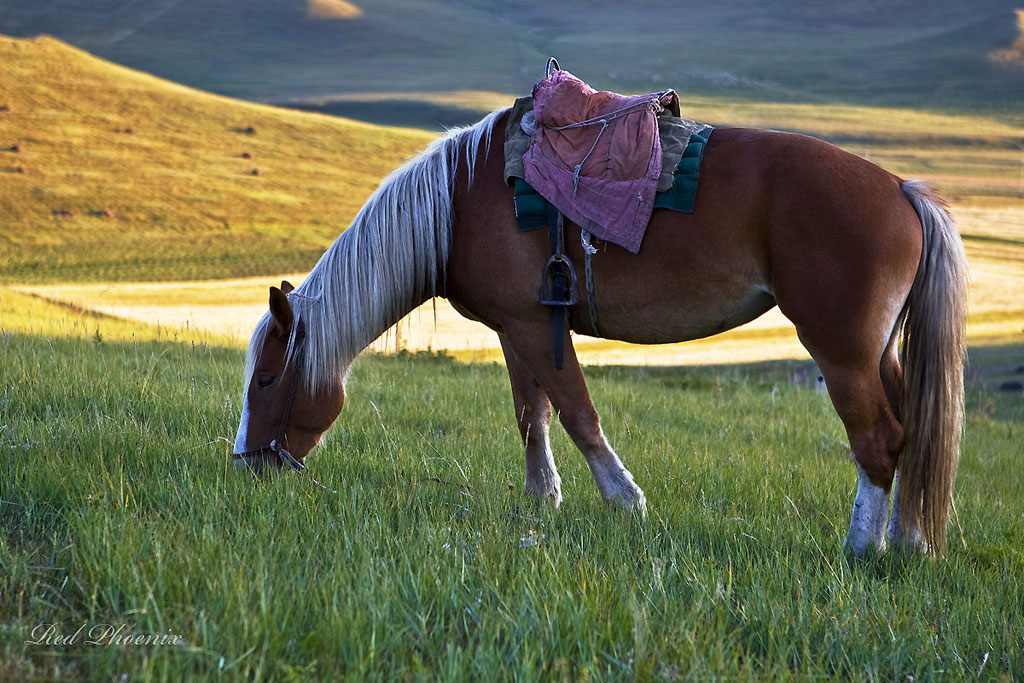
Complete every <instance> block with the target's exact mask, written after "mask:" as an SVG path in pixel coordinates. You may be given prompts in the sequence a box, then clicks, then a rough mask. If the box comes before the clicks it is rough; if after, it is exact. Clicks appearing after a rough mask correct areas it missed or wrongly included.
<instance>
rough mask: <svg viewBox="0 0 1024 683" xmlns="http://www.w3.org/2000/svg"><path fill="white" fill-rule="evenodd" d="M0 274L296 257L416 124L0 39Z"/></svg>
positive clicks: (223, 266)
mask: <svg viewBox="0 0 1024 683" xmlns="http://www.w3.org/2000/svg"><path fill="white" fill-rule="evenodd" d="M0 64H3V65H4V66H3V76H2V78H3V88H2V89H0V100H2V101H0V279H2V280H3V281H8V282H9V281H13V280H17V281H55V280H56V281H60V280H93V281H97V280H99V281H103V280H124V279H146V280H153V279H157V280H160V279H170V280H188V279H196V278H211V277H231V276H238V275H247V274H257V273H259V274H262V273H268V272H272V273H277V272H287V271H289V270H291V271H295V270H307V269H308V268H309V267H310V266H312V264H313V263H314V262H315V261H316V259H317V258H318V257H319V255H320V254H321V253H322V252H323V250H324V249H325V248H326V246H327V245H329V244H330V243H331V242H332V241H333V240H334V238H335V237H336V236H337V235H338V234H339V233H340V232H341V231H342V230H343V229H344V228H345V227H347V226H348V224H349V222H350V221H351V219H352V218H353V216H354V215H355V213H356V211H358V209H359V207H360V206H361V205H362V203H363V201H364V200H365V198H366V197H367V196H368V195H369V194H370V193H371V192H372V191H373V189H374V188H376V186H377V185H378V184H379V183H380V180H381V178H383V177H384V176H385V175H386V174H387V173H388V172H389V171H390V170H392V169H393V168H394V167H396V166H397V165H399V164H400V163H401V162H402V161H403V160H405V159H407V158H409V157H410V156H412V155H413V154H414V153H415V152H416V151H418V150H419V149H422V148H423V147H424V146H425V145H426V143H427V142H429V140H430V139H431V136H430V135H428V134H426V133H417V132H414V131H408V130H397V129H385V128H379V127H374V126H370V125H367V124H363V123H357V122H352V121H345V120H341V119H336V118H332V117H327V116H321V115H315V114H307V113H302V112H296V111H286V110H282V109H276V108H272V107H268V106H263V105H257V104H252V103H247V102H240V101H235V100H229V99H227V98H224V97H221V96H216V95H210V94H208V93H202V92H198V91H195V90H191V89H189V88H185V87H182V86H179V85H175V84H173V83H169V82H167V81H163V80H160V79H158V78H154V77H152V76H147V75H145V74H141V73H138V72H135V71H131V70H129V69H126V68H123V67H119V66H115V65H113V64H110V63H107V62H104V61H102V60H99V59H96V58H94V57H92V56H90V55H88V54H86V53H84V52H82V51H80V50H78V49H75V48H72V47H70V46H68V45H66V44H64V43H61V42H60V41H57V40H55V39H52V38H39V39H35V40H16V39H10V38H0Z"/></svg>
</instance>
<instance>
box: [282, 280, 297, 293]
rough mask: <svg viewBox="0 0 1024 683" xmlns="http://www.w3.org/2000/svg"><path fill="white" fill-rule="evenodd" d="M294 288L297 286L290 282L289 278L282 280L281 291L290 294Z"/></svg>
mask: <svg viewBox="0 0 1024 683" xmlns="http://www.w3.org/2000/svg"><path fill="white" fill-rule="evenodd" d="M293 289H295V286H294V285H292V283H290V282H288V281H287V280H281V291H282V292H284V293H285V294H288V293H289V292H291V291H292V290H293Z"/></svg>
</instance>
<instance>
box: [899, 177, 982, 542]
mask: <svg viewBox="0 0 1024 683" xmlns="http://www.w3.org/2000/svg"><path fill="white" fill-rule="evenodd" d="M902 187H903V193H904V194H905V195H906V196H907V199H908V200H909V201H910V203H911V205H913V207H914V210H915V211H916V212H917V215H918V217H919V218H920V220H921V228H922V232H923V235H924V241H923V245H922V252H921V264H920V266H919V267H918V271H917V276H916V277H915V279H914V284H913V286H912V287H911V289H910V296H909V297H908V299H907V314H906V319H905V320H904V323H903V344H902V347H901V349H900V354H901V355H900V357H901V364H902V365H903V372H904V396H903V429H904V433H905V435H906V446H905V447H904V450H903V455H902V456H901V458H900V462H899V486H898V488H897V490H898V494H897V495H898V498H899V500H898V503H899V513H900V520H899V521H900V527H901V528H902V529H903V530H904V532H905V533H906V532H908V531H909V530H911V529H919V530H920V531H921V540H923V541H924V542H925V543H926V544H927V548H929V549H930V551H931V552H933V553H935V554H941V553H943V552H944V551H945V548H946V524H947V521H948V519H949V508H950V506H951V505H952V502H953V482H954V480H955V479H956V468H957V464H958V463H959V460H960V435H961V433H962V430H963V415H964V351H965V349H964V336H965V325H966V319H967V260H966V257H965V256H964V247H963V243H962V242H961V241H960V235H959V234H958V233H957V229H956V225H955V224H954V223H953V219H952V217H951V216H950V215H949V211H948V210H947V208H946V204H945V202H943V200H942V199H941V198H940V197H939V196H938V194H937V193H936V192H935V190H934V188H932V187H931V186H930V185H929V184H928V183H926V182H924V181H921V180H908V181H906V182H904V183H903V186H902Z"/></svg>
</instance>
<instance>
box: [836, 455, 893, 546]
mask: <svg viewBox="0 0 1024 683" xmlns="http://www.w3.org/2000/svg"><path fill="white" fill-rule="evenodd" d="M854 459H855V461H856V456H855V458H854ZM857 473H858V474H859V475H860V481H859V482H858V484H857V496H856V498H854V500H853V514H851V515H850V531H849V533H848V534H846V542H845V543H844V544H843V545H844V546H845V547H848V548H850V549H851V550H853V554H854V555H863V554H864V551H865V550H867V547H868V546H869V545H873V546H875V547H876V548H878V549H879V550H885V523H886V522H887V521H888V519H889V494H887V493H886V492H885V490H884V489H883V488H882V487H881V486H876V485H874V484H872V483H871V480H870V479H868V475H867V474H865V473H864V470H863V469H861V466H860V464H859V463H858V464H857Z"/></svg>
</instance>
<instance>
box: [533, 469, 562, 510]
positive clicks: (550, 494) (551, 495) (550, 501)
mask: <svg viewBox="0 0 1024 683" xmlns="http://www.w3.org/2000/svg"><path fill="white" fill-rule="evenodd" d="M523 492H524V493H525V494H526V495H528V496H530V497H531V498H534V499H536V500H539V501H543V502H544V503H546V504H547V505H550V506H551V507H552V508H554V509H555V510H557V509H558V506H559V505H561V504H562V500H563V498H562V481H561V479H559V478H558V476H557V475H555V478H554V479H552V480H547V481H536V482H531V481H527V482H526V487H525V488H524V489H523Z"/></svg>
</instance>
